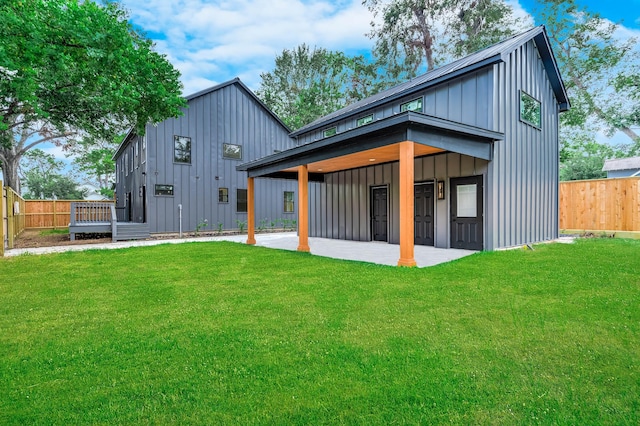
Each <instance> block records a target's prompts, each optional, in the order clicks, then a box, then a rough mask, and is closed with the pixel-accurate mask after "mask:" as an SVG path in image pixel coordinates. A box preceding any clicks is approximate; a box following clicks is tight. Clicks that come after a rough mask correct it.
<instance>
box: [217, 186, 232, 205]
mask: <svg viewBox="0 0 640 426" xmlns="http://www.w3.org/2000/svg"><path fill="white" fill-rule="evenodd" d="M218 202H219V203H228V202H229V188H218Z"/></svg>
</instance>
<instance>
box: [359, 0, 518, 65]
mask: <svg viewBox="0 0 640 426" xmlns="http://www.w3.org/2000/svg"><path fill="white" fill-rule="evenodd" d="M362 3H363V4H364V5H365V6H367V7H368V8H369V10H370V11H371V12H373V14H374V16H376V17H379V19H378V20H374V21H372V22H371V26H372V30H371V32H370V33H369V36H370V37H371V38H372V39H374V40H375V47H374V52H375V54H376V55H377V56H378V57H380V58H381V59H384V60H385V61H386V63H387V64H388V67H387V71H388V72H389V73H391V74H392V75H394V77H397V76H400V75H401V74H403V73H404V74H405V75H406V76H409V77H411V76H414V75H415V74H416V73H417V72H419V71H422V66H423V64H426V71H431V70H433V69H434V68H435V67H436V66H437V65H438V64H439V63H442V62H444V61H449V60H451V59H457V58H459V57H461V56H464V55H467V54H469V53H472V52H475V51H477V50H480V49H482V48H484V47H487V46H489V45H491V44H494V43H497V42H498V41H500V40H502V39H504V38H506V37H507V36H509V35H512V34H513V33H514V32H516V30H517V29H518V26H519V24H520V22H519V20H518V19H516V18H515V17H514V16H513V10H512V8H511V6H509V5H507V4H506V3H505V2H504V1H502V0H363V2H362Z"/></svg>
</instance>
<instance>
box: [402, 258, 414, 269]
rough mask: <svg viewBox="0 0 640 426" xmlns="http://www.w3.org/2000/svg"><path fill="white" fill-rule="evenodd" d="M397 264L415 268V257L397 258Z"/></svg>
mask: <svg viewBox="0 0 640 426" xmlns="http://www.w3.org/2000/svg"><path fill="white" fill-rule="evenodd" d="M398 266H404V267H405V268H415V267H416V266H418V264H417V263H416V261H415V259H400V260H398Z"/></svg>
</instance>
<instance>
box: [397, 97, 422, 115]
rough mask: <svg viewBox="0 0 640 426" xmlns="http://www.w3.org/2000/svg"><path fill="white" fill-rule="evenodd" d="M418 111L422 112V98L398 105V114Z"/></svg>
mask: <svg viewBox="0 0 640 426" xmlns="http://www.w3.org/2000/svg"><path fill="white" fill-rule="evenodd" d="M405 111H418V112H422V98H418V99H414V100H412V101H409V102H405V103H403V104H402V105H400V112H405Z"/></svg>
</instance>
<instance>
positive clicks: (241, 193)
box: [236, 189, 247, 213]
mask: <svg viewBox="0 0 640 426" xmlns="http://www.w3.org/2000/svg"><path fill="white" fill-rule="evenodd" d="M246 212H247V190H246V189H236V213H246Z"/></svg>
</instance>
